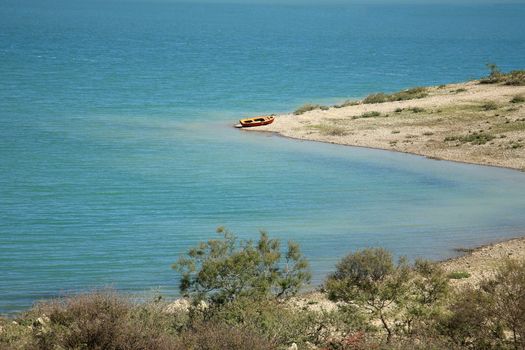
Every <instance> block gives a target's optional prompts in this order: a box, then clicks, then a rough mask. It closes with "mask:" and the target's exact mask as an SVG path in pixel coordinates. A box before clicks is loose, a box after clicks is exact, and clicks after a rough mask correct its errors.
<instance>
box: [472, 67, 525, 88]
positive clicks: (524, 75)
mask: <svg viewBox="0 0 525 350" xmlns="http://www.w3.org/2000/svg"><path fill="white" fill-rule="evenodd" d="M487 67H488V68H489V69H490V74H489V75H488V76H487V77H485V78H482V79H481V80H480V83H481V84H498V83H503V84H504V85H514V86H523V85H525V70H513V71H510V72H509V73H502V72H501V71H500V70H499V68H498V66H496V65H495V64H493V63H489V64H487Z"/></svg>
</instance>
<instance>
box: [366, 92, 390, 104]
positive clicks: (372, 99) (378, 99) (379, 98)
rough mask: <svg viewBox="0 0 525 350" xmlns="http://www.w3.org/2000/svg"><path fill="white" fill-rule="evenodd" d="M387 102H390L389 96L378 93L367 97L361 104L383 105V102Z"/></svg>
mask: <svg viewBox="0 0 525 350" xmlns="http://www.w3.org/2000/svg"><path fill="white" fill-rule="evenodd" d="M388 101H390V98H389V95H387V94H385V93H382V92H380V93H377V94H372V95H368V96H367V97H365V99H364V100H363V103H365V104H372V103H384V102H388Z"/></svg>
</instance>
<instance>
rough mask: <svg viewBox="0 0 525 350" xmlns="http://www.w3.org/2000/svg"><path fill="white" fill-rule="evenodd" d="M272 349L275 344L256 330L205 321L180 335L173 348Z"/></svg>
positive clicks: (204, 349) (214, 349) (200, 349)
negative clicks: (178, 341)
mask: <svg viewBox="0 0 525 350" xmlns="http://www.w3.org/2000/svg"><path fill="white" fill-rule="evenodd" d="M188 349H196V350H224V349H228V350H246V349H250V350H273V349H277V345H276V344H275V343H274V342H272V341H270V340H268V339H266V338H264V337H262V336H260V335H259V334H257V332H254V331H252V330H249V329H246V328H243V327H233V326H229V325H227V324H225V323H212V322H206V323H202V324H199V325H196V326H194V327H193V328H191V329H189V330H188V331H186V332H184V333H182V334H181V336H180V343H179V344H178V346H177V347H175V348H174V350H188Z"/></svg>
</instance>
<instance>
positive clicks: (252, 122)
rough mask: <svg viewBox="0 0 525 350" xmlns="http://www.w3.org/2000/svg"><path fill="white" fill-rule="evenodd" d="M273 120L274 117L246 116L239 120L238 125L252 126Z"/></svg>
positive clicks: (269, 122) (265, 123)
mask: <svg viewBox="0 0 525 350" xmlns="http://www.w3.org/2000/svg"><path fill="white" fill-rule="evenodd" d="M274 120H275V118H274V117H272V116H270V117H255V118H248V119H241V120H239V123H240V125H241V126H242V127H243V128H250V127H254V126H263V125H268V124H271V123H273V121H274Z"/></svg>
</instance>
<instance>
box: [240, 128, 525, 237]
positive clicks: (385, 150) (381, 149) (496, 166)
mask: <svg viewBox="0 0 525 350" xmlns="http://www.w3.org/2000/svg"><path fill="white" fill-rule="evenodd" d="M244 131H249V132H254V133H256V132H260V133H264V134H270V135H274V136H277V137H282V138H285V139H290V140H295V141H304V142H318V143H327V144H330V145H338V146H342V147H356V148H364V149H369V150H377V151H383V152H393V153H402V154H408V155H411V156H415V157H422V158H426V159H428V160H435V161H438V162H452V163H458V164H466V165H476V166H480V167H490V168H499V169H506V170H512V171H517V172H520V173H525V168H523V169H520V168H513V167H509V166H503V165H494V164H482V163H476V162H469V161H466V160H453V159H442V158H435V157H432V156H428V155H424V154H420V153H413V152H408V151H400V150H394V149H389V148H379V147H371V146H360V145H349V144H342V143H337V142H333V141H319V140H309V139H302V138H296V137H293V136H285V135H283V134H281V133H279V132H277V131H268V130H255V129H252V130H248V129H245V130H244ZM524 237H525V236H524ZM510 239H513V238H510ZM489 244H490V243H489Z"/></svg>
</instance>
